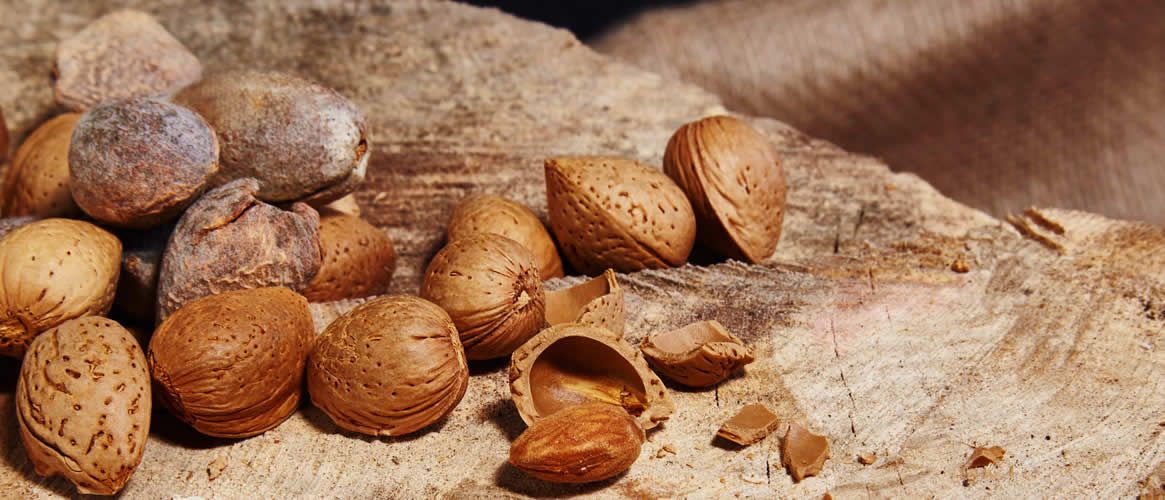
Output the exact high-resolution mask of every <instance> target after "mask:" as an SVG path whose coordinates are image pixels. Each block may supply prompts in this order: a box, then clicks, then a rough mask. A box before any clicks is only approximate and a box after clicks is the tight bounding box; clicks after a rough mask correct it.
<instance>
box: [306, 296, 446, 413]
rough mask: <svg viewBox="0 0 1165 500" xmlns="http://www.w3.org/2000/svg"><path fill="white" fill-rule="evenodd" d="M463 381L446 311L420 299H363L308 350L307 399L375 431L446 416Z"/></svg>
mask: <svg viewBox="0 0 1165 500" xmlns="http://www.w3.org/2000/svg"><path fill="white" fill-rule="evenodd" d="M468 383H469V365H468V364H467V363H466V360H465V352H464V350H463V349H462V347H461V342H460V340H459V339H458V336H457V329H456V328H455V327H454V326H453V321H452V320H451V319H450V318H449V315H448V314H447V313H446V312H445V311H444V310H443V309H441V308H440V307H438V306H437V305H436V304H433V303H432V302H429V301H427V300H424V299H421V298H419V297H411V296H406V295H390V296H385V297H379V298H376V299H372V300H370V301H368V302H365V303H363V304H361V305H359V306H357V307H356V308H354V309H352V310H351V311H348V313H346V314H344V315H343V316H341V317H340V318H339V319H337V320H335V321H334V322H332V324H331V325H328V327H327V329H325V330H324V333H323V334H322V335H320V337H319V340H318V341H317V343H316V347H315V350H313V351H312V353H311V357H310V358H309V361H308V367H307V388H308V392H310V393H311V400H312V404H314V405H315V406H317V407H319V408H320V409H321V410H323V411H324V413H326V414H328V416H329V417H331V419H332V421H334V422H335V423H336V425H339V426H340V427H342V428H344V429H348V430H350V431H355V432H360V433H364V434H369V435H373V436H378V435H379V436H399V435H402V434H408V433H411V432H415V431H417V430H419V429H421V428H424V427H426V426H428V425H430V424H432V423H433V422H436V421H437V420H439V419H441V418H442V417H444V416H445V415H447V414H448V413H449V412H450V411H452V410H453V408H454V407H456V406H457V404H458V403H459V402H460V401H461V398H462V397H463V396H464V395H465V389H466V387H468Z"/></svg>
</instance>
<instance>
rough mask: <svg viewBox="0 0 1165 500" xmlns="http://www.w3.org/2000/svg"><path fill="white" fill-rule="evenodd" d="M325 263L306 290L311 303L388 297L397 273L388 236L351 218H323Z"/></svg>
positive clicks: (321, 223)
mask: <svg viewBox="0 0 1165 500" xmlns="http://www.w3.org/2000/svg"><path fill="white" fill-rule="evenodd" d="M320 246H321V247H322V249H323V263H322V264H321V265H320V270H319V272H318V273H316V275H315V278H312V280H311V282H310V283H308V285H307V288H306V289H304V291H303V295H304V296H305V297H307V300H308V301H311V302H327V301H332V300H340V299H351V298H360V297H370V296H373V295H382V294H385V293H388V287H389V285H390V284H392V273H393V271H395V270H396V250H395V249H394V248H393V246H392V240H390V239H389V238H388V234H387V233H385V232H384V231H382V230H380V229H378V228H377V227H376V226H373V225H372V224H369V223H368V221H365V220H364V219H361V218H360V217H356V216H352V215H329V216H325V217H321V218H320Z"/></svg>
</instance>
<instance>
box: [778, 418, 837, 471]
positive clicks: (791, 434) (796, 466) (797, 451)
mask: <svg viewBox="0 0 1165 500" xmlns="http://www.w3.org/2000/svg"><path fill="white" fill-rule="evenodd" d="M827 458H829V439H828V438H826V437H825V436H819V435H817V434H814V433H812V432H810V431H809V429H806V428H804V427H801V425H800V424H798V423H797V422H790V423H789V430H788V431H787V432H785V439H784V440H783V441H782V442H781V464H783V465H784V466H785V467H787V468H788V469H789V474H792V475H793V479H794V480H796V481H801V480H802V479H805V478H806V477H809V476H815V475H817V473H819V472H821V469H822V467H824V466H825V460H826V459H827Z"/></svg>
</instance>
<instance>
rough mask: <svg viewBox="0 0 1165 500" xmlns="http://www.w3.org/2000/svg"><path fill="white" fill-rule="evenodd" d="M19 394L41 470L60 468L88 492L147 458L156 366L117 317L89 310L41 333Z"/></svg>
mask: <svg viewBox="0 0 1165 500" xmlns="http://www.w3.org/2000/svg"><path fill="white" fill-rule="evenodd" d="M14 399H15V400H16V420H17V424H18V426H19V429H20V438H21V441H22V442H23V443H24V449H25V450H26V451H27V452H28V458H29V460H30V461H31V462H32V463H33V465H34V466H35V467H36V473H37V474H40V475H42V476H53V475H56V474H60V475H62V476H64V477H65V478H67V479H68V480H70V481H72V482H73V484H75V485H76V486H77V491H79V492H80V493H83V494H96V495H113V494H115V493H117V492H118V491H120V490H121V488H122V487H123V486H125V483H126V482H127V481H129V478H130V476H131V475H132V474H133V472H134V470H135V469H136V468H137V466H138V464H139V463H141V460H142V453H143V452H144V451H145V446H146V436H147V435H148V434H149V433H150V410H151V404H152V401H151V399H150V374H149V372H148V371H147V369H146V356H145V354H143V353H142V348H141V346H139V345H138V342H137V340H135V339H134V337H133V335H131V334H130V332H129V331H127V330H126V329H125V328H122V326H121V325H119V324H117V322H115V321H113V320H110V319H106V318H101V317H98V316H86V317H83V318H76V319H71V320H69V321H66V322H64V323H61V324H60V325H58V326H57V327H56V328H53V329H51V330H49V331H47V332H45V333H44V334H43V335H41V336H39V337H37V338H36V340H34V341H33V342H32V344H30V345H29V348H28V355H26V356H25V357H24V362H23V364H22V365H21V367H20V378H19V379H17V382H16V394H15V395H14Z"/></svg>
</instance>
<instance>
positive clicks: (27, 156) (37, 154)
mask: <svg viewBox="0 0 1165 500" xmlns="http://www.w3.org/2000/svg"><path fill="white" fill-rule="evenodd" d="M80 119H81V115H80V114H79V113H65V114H63V115H60V116H58V117H56V118H53V119H52V120H49V121H47V122H45V123H44V125H41V126H40V127H37V129H36V130H35V131H33V132H32V134H30V135H29V136H28V138H27V139H25V140H24V143H22V144H21V145H20V148H19V149H17V150H16V155H15V156H13V157H12V164H11V165H9V166H8V171H7V172H5V174H4V188H3V195H0V196H2V198H0V204H3V205H2V207H0V208H2V209H0V211H2V213H3V214H4V216H5V217H16V216H22V215H35V216H37V217H66V218H76V217H79V216H80V215H81V209H80V208H78V207H77V204H76V203H74V202H73V194H72V193H71V192H69V140H70V138H71V137H72V136H73V127H74V126H76V125H77V120H80ZM4 151H5V152H7V148H4ZM2 156H3V155H0V157H2ZM2 161H3V160H0V162H2Z"/></svg>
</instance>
